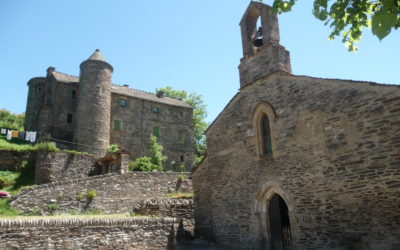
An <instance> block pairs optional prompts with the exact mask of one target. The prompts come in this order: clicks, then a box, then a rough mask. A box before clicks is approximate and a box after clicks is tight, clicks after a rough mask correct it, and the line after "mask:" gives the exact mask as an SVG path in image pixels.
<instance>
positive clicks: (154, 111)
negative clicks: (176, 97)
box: [151, 107, 160, 114]
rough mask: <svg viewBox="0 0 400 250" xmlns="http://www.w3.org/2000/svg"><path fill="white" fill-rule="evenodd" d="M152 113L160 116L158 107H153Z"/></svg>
mask: <svg viewBox="0 0 400 250" xmlns="http://www.w3.org/2000/svg"><path fill="white" fill-rule="evenodd" d="M151 111H152V112H153V113H155V114H158V112H159V111H160V110H159V109H158V107H152V108H151Z"/></svg>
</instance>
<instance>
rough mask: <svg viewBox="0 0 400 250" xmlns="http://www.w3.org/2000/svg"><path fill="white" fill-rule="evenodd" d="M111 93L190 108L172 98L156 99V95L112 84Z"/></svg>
mask: <svg viewBox="0 0 400 250" xmlns="http://www.w3.org/2000/svg"><path fill="white" fill-rule="evenodd" d="M111 92H112V93H116V94H120V95H126V96H130V97H136V98H139V99H144V100H148V101H153V102H158V103H164V104H168V105H173V106H179V107H185V108H191V106H189V105H188V104H186V103H185V102H184V101H181V100H178V99H174V98H170V97H157V95H155V94H153V93H150V92H146V91H142V90H137V89H131V88H128V87H124V86H119V85H115V84H113V85H112V86H111Z"/></svg>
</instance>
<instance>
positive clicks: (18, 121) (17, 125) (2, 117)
mask: <svg viewBox="0 0 400 250" xmlns="http://www.w3.org/2000/svg"><path fill="white" fill-rule="evenodd" d="M24 120H25V114H24V113H22V114H13V113H11V112H10V111H8V110H6V109H0V127H2V128H9V129H18V130H24Z"/></svg>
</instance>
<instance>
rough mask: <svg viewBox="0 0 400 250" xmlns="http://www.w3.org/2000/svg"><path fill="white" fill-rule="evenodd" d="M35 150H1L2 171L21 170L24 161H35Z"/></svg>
mask: <svg viewBox="0 0 400 250" xmlns="http://www.w3.org/2000/svg"><path fill="white" fill-rule="evenodd" d="M35 154H36V153H35V152H29V151H25V152H17V151H6V150H0V171H5V170H8V171H19V169H18V167H19V166H21V164H22V162H23V161H27V162H29V161H33V162H34V161H35V159H34V158H35Z"/></svg>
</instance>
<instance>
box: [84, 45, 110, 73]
mask: <svg viewBox="0 0 400 250" xmlns="http://www.w3.org/2000/svg"><path fill="white" fill-rule="evenodd" d="M90 61H92V62H93V61H97V62H103V63H106V64H108V65H109V66H110V67H111V70H113V69H112V66H111V64H110V63H108V62H107V61H106V59H104V57H103V56H102V55H101V53H100V50H99V49H96V50H95V51H94V52H93V54H92V55H91V56H90V57H89V58H88V59H87V60H85V61H83V62H82V63H81V67H82V64H84V63H85V62H90Z"/></svg>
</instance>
